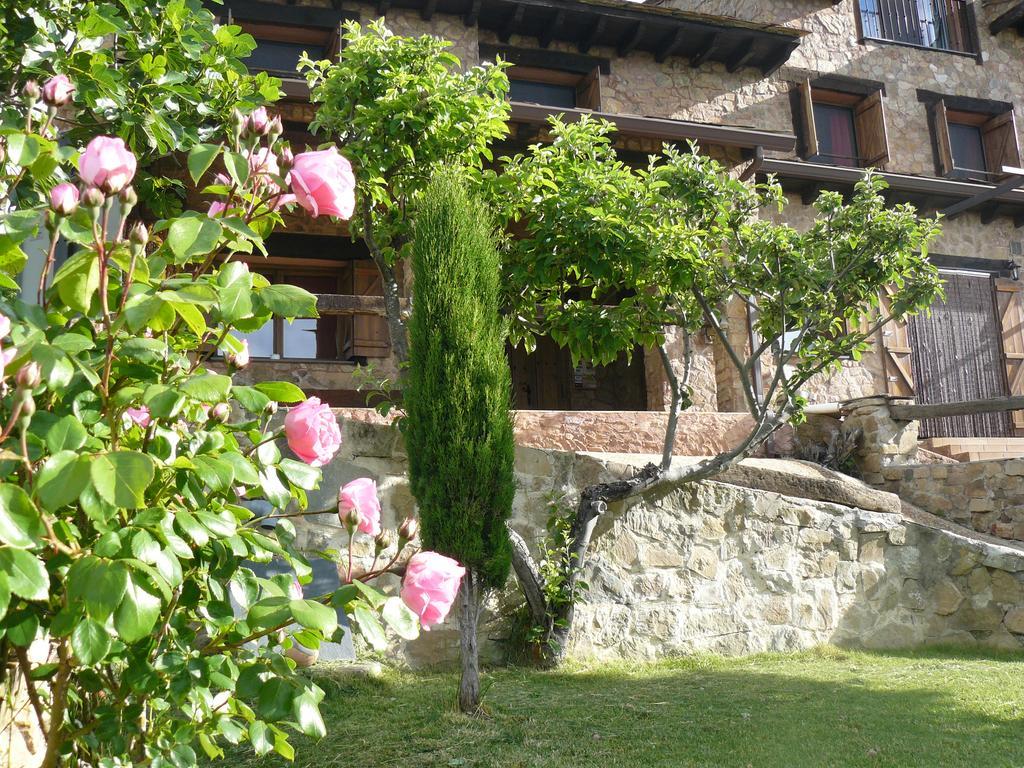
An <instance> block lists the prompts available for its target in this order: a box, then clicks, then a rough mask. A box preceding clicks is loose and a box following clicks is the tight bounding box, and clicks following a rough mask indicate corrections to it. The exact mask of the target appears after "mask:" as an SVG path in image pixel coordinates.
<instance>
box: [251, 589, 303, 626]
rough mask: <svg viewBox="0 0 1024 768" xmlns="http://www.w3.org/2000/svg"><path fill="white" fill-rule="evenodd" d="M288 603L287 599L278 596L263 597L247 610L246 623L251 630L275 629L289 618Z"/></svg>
mask: <svg viewBox="0 0 1024 768" xmlns="http://www.w3.org/2000/svg"><path fill="white" fill-rule="evenodd" d="M290 602H291V601H290V600H289V599H288V598H287V597H282V596H280V595H275V596H273V597H265V598H263V599H262V600H260V601H259V602H257V603H256V604H255V605H254V606H253V607H252V608H250V609H249V614H248V616H246V622H248V624H249V626H250V627H252V628H253V629H270V628H271V627H276V626H277V625H279V624H282V623H284V622H286V621H288V619H289V618H291V615H292V614H291V609H290V606H289V603H290Z"/></svg>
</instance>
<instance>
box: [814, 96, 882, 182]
mask: <svg viewBox="0 0 1024 768" xmlns="http://www.w3.org/2000/svg"><path fill="white" fill-rule="evenodd" d="M824 84H825V85H832V84H831V83H829V82H828V81H827V80H826V81H824ZM843 84H845V85H847V87H858V89H859V91H861V92H852V91H842V90H836V89H835V88H831V87H819V85H817V84H812V83H811V81H810V80H804V81H803V82H802V83H800V85H799V86H798V88H797V90H796V94H797V97H798V102H799V105H798V112H799V115H800V119H799V120H798V123H799V125H798V128H799V131H798V132H799V133H800V135H801V138H802V145H803V146H802V155H803V157H804V158H805V159H807V160H812V161H814V162H819V163H827V164H830V165H845V166H852V167H863V168H869V167H870V168H875V167H879V166H882V165H884V164H885V163H886V162H888V160H889V141H888V136H887V134H886V129H885V108H884V107H883V106H882V91H881V88H880V86H877V85H875V84H873V83H861V82H851V83H841V85H843Z"/></svg>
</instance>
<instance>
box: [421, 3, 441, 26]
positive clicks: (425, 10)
mask: <svg viewBox="0 0 1024 768" xmlns="http://www.w3.org/2000/svg"><path fill="white" fill-rule="evenodd" d="M436 10H437V0H427V2H425V3H424V4H423V7H422V8H421V9H420V18H421V19H423V20H424V21H430V19H431V18H433V16H434V11H436Z"/></svg>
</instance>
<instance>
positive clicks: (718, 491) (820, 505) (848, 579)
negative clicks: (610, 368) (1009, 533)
mask: <svg viewBox="0 0 1024 768" xmlns="http://www.w3.org/2000/svg"><path fill="white" fill-rule="evenodd" d="M342 422H343V427H342V428H343V435H344V441H343V443H342V449H341V452H340V453H339V455H338V456H337V457H336V458H335V460H334V461H333V462H332V463H330V464H329V465H328V466H327V467H325V468H324V482H323V486H322V489H321V490H320V491H318V492H315V493H313V494H311V497H310V503H311V509H328V510H330V509H331V508H332V507H333V506H334V504H335V494H336V492H337V488H338V486H339V485H340V484H342V483H344V482H347V481H349V480H351V479H354V478H356V477H360V476H369V477H372V478H374V479H375V480H376V481H377V483H378V486H379V488H380V492H381V498H382V502H383V506H384V513H383V518H382V522H383V524H384V525H385V526H394V525H396V524H397V522H398V521H400V520H401V519H402V518H403V517H404V516H405V515H406V514H409V513H410V512H412V511H413V509H414V501H413V498H412V496H411V494H410V492H409V487H408V481H407V477H406V473H407V456H406V454H405V451H404V448H403V446H402V440H401V436H400V434H399V433H398V431H397V430H396V429H394V428H393V427H388V426H386V425H381V424H372V423H368V422H360V421H356V420H349V419H343V420H342ZM646 458H647V457H644V456H636V455H632V456H625V455H618V456H609V455H607V454H605V455H601V456H598V455H593V454H582V453H569V452H563V451H555V450H540V449H535V448H526V447H520V448H519V449H518V450H517V454H516V479H517V486H518V490H517V494H516V498H515V504H514V511H513V521H512V522H513V525H514V527H515V528H516V529H517V530H518V531H519V532H520V533H521V534H522V535H523V536H524V537H525V538H526V539H527V541H528V542H530V543H531V544H533V545H536V543H537V542H538V541H540V540H541V538H542V537H543V535H544V524H545V522H544V521H545V520H546V518H547V515H548V504H549V503H550V501H551V499H552V498H553V497H554V498H558V497H567V498H569V499H571V498H572V497H573V496H574V495H575V494H577V493H578V492H579V490H580V489H581V488H582V487H584V486H586V485H588V484H591V483H594V482H602V481H605V480H608V479H611V478H614V477H621V476H623V475H624V474H626V473H628V472H630V471H631V468H632V467H634V466H637V465H639V464H641V463H643V462H644V461H645V460H646ZM720 479H721V480H724V481H725V482H703V483H699V484H694V485H689V486H684V487H677V488H673V489H671V490H669V491H667V492H665V493H663V494H661V495H659V496H649V497H647V498H645V499H643V500H640V501H636V502H632V503H629V504H625V505H623V504H619V505H615V506H613V507H612V508H611V509H610V510H609V512H608V513H607V514H606V515H605V517H603V518H602V519H601V521H600V523H599V525H598V527H597V529H596V532H595V538H594V543H593V548H592V550H591V557H590V560H589V562H588V564H587V573H586V580H587V581H588V582H589V584H590V591H589V592H588V594H587V596H586V599H585V601H584V602H583V603H582V604H581V605H580V606H579V609H578V614H577V616H578V621H577V624H576V631H575V633H574V635H573V638H572V652H573V653H574V654H576V655H578V656H588V657H599V658H653V657H656V656H661V655H666V654H674V653H683V652H690V651H696V650H711V651H717V652H722V653H747V652H754V651H764V650H790V649H797V648H806V647H809V646H812V645H815V644H818V643H823V642H835V643H840V644H847V645H855V646H865V647H876V648H882V647H900V646H910V645H918V644H922V643H928V642H957V643H966V644H983V645H989V646H996V647H1014V648H1019V647H1020V646H1021V644H1022V642H1024V550H1021V549H1018V548H1014V547H1012V546H1009V545H1007V546H1002V545H998V544H992V543H987V542H986V541H982V540H979V539H977V538H972V537H971V536H970V535H968V533H969V532H967V531H964V532H963V534H959V533H955V532H951V531H947V530H944V529H941V528H937V527H930V526H928V525H924V524H922V523H919V522H912V521H909V520H906V519H904V518H903V517H902V516H901V514H900V513H899V501H898V500H897V499H896V498H895V497H894V496H892V495H891V494H888V493H884V492H881V491H876V490H873V489H871V488H869V487H867V486H865V485H863V484H861V483H857V482H856V481H852V480H850V479H849V478H845V477H843V476H842V475H837V474H836V473H832V472H829V471H828V470H825V469H823V468H821V467H818V466H816V465H810V464H804V463H802V462H784V461H778V460H768V459H760V460H752V461H748V462H744V464H742V465H740V466H739V467H735V468H733V469H730V470H729V471H728V472H727V473H725V474H723V475H721V476H720ZM837 502H841V503H837ZM299 528H300V539H299V540H300V542H304V543H305V545H306V546H308V547H309V548H311V549H323V548H327V547H338V546H339V545H342V544H344V543H345V542H346V539H345V534H344V533H343V532H342V531H341V529H340V527H339V526H338V524H337V517H336V515H334V514H333V513H330V512H328V513H326V514H323V515H317V516H313V517H310V518H305V519H304V521H303V522H302V523H300V524H299ZM359 552H362V554H368V552H363V551H362V550H358V549H357V553H359ZM517 601H518V590H517V589H516V588H515V587H514V585H512V584H511V583H510V586H509V589H508V590H507V591H506V594H504V595H502V596H501V598H500V604H501V611H500V615H507V612H508V610H509V609H510V608H513V607H514V606H515V604H516V603H517ZM481 632H482V642H483V644H484V653H485V656H487V657H488V658H490V659H491V660H498V659H500V658H502V656H503V654H504V651H505V650H506V647H505V645H504V642H503V641H504V639H505V638H507V637H508V633H509V630H508V627H507V623H506V622H505V621H499V620H497V619H496V618H495V614H491V615H490V616H489V618H488V619H487V620H485V622H484V624H483V626H482V629H481ZM457 646H458V640H457V634H456V632H455V631H454V628H453V627H452V626H451V624H450V623H449V624H447V625H445V626H442V627H438V628H435V629H434V630H433V631H431V632H429V633H424V634H423V635H422V637H421V638H420V639H418V640H416V641H414V642H412V643H409V644H407V645H405V646H404V647H403V648H402V649H401V650H402V652H403V653H404V655H405V658H406V659H408V660H409V661H410V662H411V663H413V664H417V665H423V664H431V663H436V662H439V661H444V660H449V659H451V658H454V655H455V653H456V652H457Z"/></svg>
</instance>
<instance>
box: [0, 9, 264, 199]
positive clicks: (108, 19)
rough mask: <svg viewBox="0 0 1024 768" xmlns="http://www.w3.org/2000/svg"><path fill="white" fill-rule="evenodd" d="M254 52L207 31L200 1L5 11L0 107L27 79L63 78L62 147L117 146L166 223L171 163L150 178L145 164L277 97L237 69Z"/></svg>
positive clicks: (14, 105) (10, 103)
mask: <svg viewBox="0 0 1024 768" xmlns="http://www.w3.org/2000/svg"><path fill="white" fill-rule="evenodd" d="M255 45H256V44H255V41H254V40H253V38H252V36H250V35H248V34H245V33H243V32H242V30H241V28H240V27H238V26H234V25H223V26H220V27H217V28H216V29H215V27H214V17H213V14H212V13H211V12H210V11H209V10H207V9H206V8H205V7H204V6H203V3H202V1H201V0H152V1H148V0H118V2H112V3H101V2H82V1H81V0H40V1H39V2H33V3H31V4H30V7H26V6H25V4H19V3H5V4H4V8H3V10H0V62H3V67H2V69H0V106H2V109H3V110H4V112H3V113H4V114H5V115H6V116H7V117H11V116H12V115H13V114H15V113H17V111H18V104H19V96H20V94H19V90H20V88H21V87H22V85H23V84H24V83H25V82H26V81H27V80H29V79H32V78H34V79H36V80H38V81H40V82H42V81H44V80H46V79H48V78H49V77H51V76H53V75H54V74H64V75H67V76H69V77H70V78H71V79H72V80H73V81H74V83H75V87H76V94H75V106H76V109H75V114H74V116H73V117H72V116H70V115H67V114H65V113H63V112H61V113H60V114H59V115H58V117H57V125H58V126H59V127H60V129H61V132H62V134H63V135H64V136H66V137H67V138H66V140H67V141H70V142H77V143H84V141H86V140H87V139H88V138H90V137H92V136H95V135H97V134H106V135H116V136H120V137H121V138H123V139H124V140H125V142H126V143H127V145H128V147H129V149H131V150H132V152H133V153H134V154H135V155H136V156H137V157H138V160H139V164H140V165H141V166H142V168H143V171H142V173H140V174H139V177H138V179H137V181H136V185H135V186H136V188H137V189H138V191H139V194H140V197H141V198H142V201H143V202H144V203H146V204H147V205H148V206H150V207H152V208H153V210H154V212H155V213H156V214H157V215H169V214H171V213H175V212H178V211H180V208H181V202H180V195H181V194H182V193H183V192H184V186H183V183H182V182H181V181H180V180H179V179H177V178H175V173H174V172H175V171H176V166H175V164H174V163H168V164H165V166H164V170H158V169H153V168H151V165H152V163H153V161H154V160H157V159H162V158H165V157H166V156H167V155H169V154H171V153H173V152H187V151H188V150H189V149H191V147H192V146H194V145H195V144H197V143H200V142H204V141H219V140H223V139H225V138H227V135H228V133H229V132H230V130H231V125H232V121H231V115H232V112H233V111H234V110H235V109H241V110H242V111H244V112H249V111H250V110H251V109H252V108H254V107H256V106H259V105H260V104H263V103H266V102H269V101H274V100H276V99H277V98H278V95H279V93H280V82H279V81H278V80H277V79H275V78H273V77H268V76H267V75H266V74H262V73H261V74H258V75H250V74H249V73H248V71H247V69H246V67H245V64H244V63H243V61H242V59H243V58H245V57H246V56H247V55H248V54H249V53H250V52H251V51H252V50H253V48H254V47H255ZM36 170H37V172H38V171H39V169H36Z"/></svg>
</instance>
